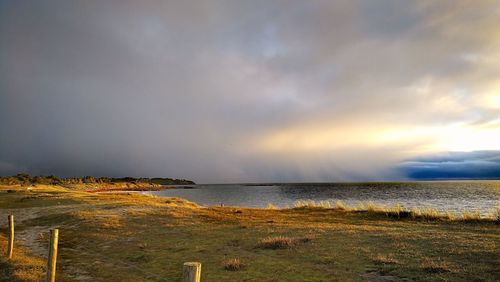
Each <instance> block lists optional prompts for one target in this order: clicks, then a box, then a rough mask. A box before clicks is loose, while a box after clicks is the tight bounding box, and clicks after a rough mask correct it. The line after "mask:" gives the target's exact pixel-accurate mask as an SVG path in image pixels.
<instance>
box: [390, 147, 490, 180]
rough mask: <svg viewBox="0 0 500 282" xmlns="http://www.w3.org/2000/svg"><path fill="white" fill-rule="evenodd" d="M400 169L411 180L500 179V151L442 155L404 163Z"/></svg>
mask: <svg viewBox="0 0 500 282" xmlns="http://www.w3.org/2000/svg"><path fill="white" fill-rule="evenodd" d="M400 169H401V170H402V171H403V172H404V173H406V174H407V175H408V177H410V178H412V179H500V151H477V152H453V153H442V154H437V155H432V156H427V157H420V158H418V159H415V160H412V161H408V162H405V163H403V164H402V165H401V166H400Z"/></svg>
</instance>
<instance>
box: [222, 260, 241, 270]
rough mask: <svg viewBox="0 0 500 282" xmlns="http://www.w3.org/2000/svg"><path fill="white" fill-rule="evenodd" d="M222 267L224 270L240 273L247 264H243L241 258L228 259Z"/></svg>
mask: <svg viewBox="0 0 500 282" xmlns="http://www.w3.org/2000/svg"><path fill="white" fill-rule="evenodd" d="M222 265H223V266H224V269H225V270H228V271H239V270H242V269H243V268H244V267H245V264H244V263H243V262H241V260H240V259H239V258H232V259H227V260H225V261H224V262H222Z"/></svg>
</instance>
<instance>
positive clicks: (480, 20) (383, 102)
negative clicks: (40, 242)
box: [0, 0, 500, 182]
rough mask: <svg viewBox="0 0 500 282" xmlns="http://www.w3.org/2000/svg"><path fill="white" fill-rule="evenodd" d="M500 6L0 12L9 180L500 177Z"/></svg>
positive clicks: (172, 4) (14, 7) (14, 3)
mask: <svg viewBox="0 0 500 282" xmlns="http://www.w3.org/2000/svg"><path fill="white" fill-rule="evenodd" d="M499 27H500V3H499V2H498V1H488V0H479V1H477V0H471V1H465V0H450V1H446V0H440V1H434V0H433V1H430V0H429V1H426V0H419V1H389V0H387V1H386V0H384V1H377V0H365V1H356V0H346V1H331V0H325V1H319V0H312V1H302V0H297V1H295V0H283V1H269V0H265V1H258V0H252V1H237V0H227V1H222V0H217V1H208V0H204V1H194V0H193V1H159V0H158V1H149V0H146V1H126V0H119V1H118V0H117V1H110V0H104V1H101V0H95V1H93V0H85V1H83V0H82V1H65V0H60V1H50V0H46V1H36V0H33V1H18V0H10V1H9V0H0V175H9V174H15V173H17V172H30V173H33V174H56V175H61V176H83V175H94V176H103V175H107V176H145V177H151V176H165V177H178V178H189V179H193V180H195V181H198V182H247V181H250V182H259V181H361V180H362V181H365V180H397V179H422V178H478V177H479V178H495V177H497V178H500V28H499Z"/></svg>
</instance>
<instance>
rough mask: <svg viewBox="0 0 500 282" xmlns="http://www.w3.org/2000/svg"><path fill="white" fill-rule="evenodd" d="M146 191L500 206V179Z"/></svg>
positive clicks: (288, 202)
mask: <svg viewBox="0 0 500 282" xmlns="http://www.w3.org/2000/svg"><path fill="white" fill-rule="evenodd" d="M192 187H193V188H189V189H186V188H177V189H169V190H163V191H150V192H144V193H146V194H150V195H156V196H165V197H179V198H184V199H187V200H190V201H193V202H196V203H198V204H201V205H204V206H214V205H220V204H224V205H226V206H240V207H257V208H262V207H266V206H267V205H268V203H272V204H273V205H275V206H278V207H291V206H293V204H294V203H295V202H296V201H299V200H314V201H332V202H335V201H337V200H341V201H343V202H345V203H347V204H349V205H357V204H359V203H361V202H367V201H372V202H374V203H375V204H378V205H384V206H393V205H395V204H397V203H399V204H401V205H402V206H403V207H406V208H413V207H419V208H422V207H432V208H437V209H439V210H443V211H444V210H449V211H453V212H461V211H463V210H476V209H480V210H481V212H482V213H483V214H484V213H488V212H491V211H492V210H494V209H495V207H497V206H500V181H436V182H403V183H297V184H275V185H274V184H273V185H271V184H269V185H241V184H223V185H195V186H192Z"/></svg>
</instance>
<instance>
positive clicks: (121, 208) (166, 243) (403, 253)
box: [0, 186, 500, 281]
mask: <svg viewBox="0 0 500 282" xmlns="http://www.w3.org/2000/svg"><path fill="white" fill-rule="evenodd" d="M10 213H12V214H14V215H15V220H16V249H15V253H14V256H15V257H14V259H13V260H10V261H8V260H6V258H5V253H4V250H5V245H6V238H5V234H6V231H7V230H6V225H7V215H8V214H10ZM51 228H59V229H60V239H59V248H60V249H59V259H58V268H57V270H58V274H57V278H58V279H57V280H58V281H159V280H162V279H164V280H166V281H180V278H181V273H182V264H183V262H187V261H199V262H201V263H202V281H405V280H407V281H498V279H499V277H500V271H499V269H500V247H499V246H500V225H498V223H497V222H496V221H491V220H490V221H476V220H474V221H470V222H464V221H457V220H439V219H434V220H427V219H425V218H411V217H408V218H399V219H398V218H389V217H387V216H385V215H384V214H383V213H376V212H353V211H349V210H343V209H338V208H324V207H314V206H307V205H303V206H301V207H299V208H294V209H283V210H280V209H244V208H234V207H213V208H200V207H198V206H197V205H196V204H193V203H189V202H187V201H184V200H181V199H170V198H154V197H148V196H140V195H135V194H123V195H122V194H97V193H87V192H77V191H72V190H68V189H65V188H62V187H56V186H37V187H34V188H33V189H31V190H26V188H22V187H12V186H5V187H0V231H1V234H2V235H1V236H0V248H1V250H2V255H1V257H0V281H40V279H43V277H44V275H45V261H46V259H45V256H46V253H47V248H48V247H47V244H48V231H49V229H51Z"/></svg>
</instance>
